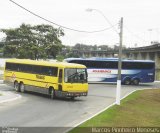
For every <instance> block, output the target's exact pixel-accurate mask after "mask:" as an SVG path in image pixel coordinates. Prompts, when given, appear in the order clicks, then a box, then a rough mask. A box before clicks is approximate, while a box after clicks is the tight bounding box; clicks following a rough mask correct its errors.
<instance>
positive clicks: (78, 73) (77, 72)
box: [64, 68, 87, 83]
mask: <svg viewBox="0 0 160 133" xmlns="http://www.w3.org/2000/svg"><path fill="white" fill-rule="evenodd" d="M64 77H65V78H64V80H65V82H66V83H86V82H87V72H86V69H83V68H66V69H65V74H64Z"/></svg>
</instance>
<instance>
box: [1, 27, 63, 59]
mask: <svg viewBox="0 0 160 133" xmlns="http://www.w3.org/2000/svg"><path fill="white" fill-rule="evenodd" d="M1 32H3V33H5V34H6V38H5V42H4V44H5V45H4V56H5V57H17V58H30V59H39V58H48V57H53V58H55V57H56V55H57V54H58V52H59V51H60V50H61V48H62V47H63V45H62V42H61V40H60V39H59V38H60V37H61V36H64V32H63V30H62V29H60V28H58V29H56V28H54V27H52V26H51V25H44V24H42V25H36V26H31V25H26V24H22V25H21V26H20V27H19V28H14V29H1Z"/></svg>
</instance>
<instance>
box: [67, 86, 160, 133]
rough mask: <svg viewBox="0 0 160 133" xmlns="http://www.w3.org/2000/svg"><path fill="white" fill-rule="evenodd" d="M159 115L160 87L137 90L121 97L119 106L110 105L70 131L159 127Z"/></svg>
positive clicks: (74, 132) (73, 132)
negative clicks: (94, 128) (100, 128)
mask: <svg viewBox="0 0 160 133" xmlns="http://www.w3.org/2000/svg"><path fill="white" fill-rule="evenodd" d="M159 116H160V89H150V90H139V91H136V92H134V93H133V94H131V95H129V96H128V97H126V98H125V99H123V100H122V101H121V105H120V106H118V105H114V106H112V107H111V108H109V109H107V110H106V111H104V112H102V113H101V114H99V115H97V116H96V117H94V118H92V119H90V120H88V121H87V122H85V123H83V124H81V125H80V126H79V127H76V128H74V129H73V130H72V131H70V132H71V133H77V132H82V131H83V132H88V131H89V128H84V127H159V125H160V117H159ZM82 127H83V128H82Z"/></svg>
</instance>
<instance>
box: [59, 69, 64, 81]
mask: <svg viewBox="0 0 160 133" xmlns="http://www.w3.org/2000/svg"><path fill="white" fill-rule="evenodd" d="M62 76H63V71H62V69H60V70H59V76H58V77H59V79H58V83H62Z"/></svg>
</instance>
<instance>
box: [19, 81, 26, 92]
mask: <svg viewBox="0 0 160 133" xmlns="http://www.w3.org/2000/svg"><path fill="white" fill-rule="evenodd" d="M19 90H20V92H22V93H24V92H25V87H24V84H23V83H20V86H19Z"/></svg>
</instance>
